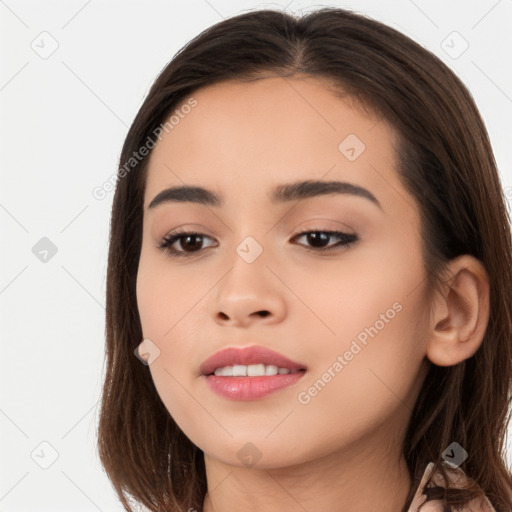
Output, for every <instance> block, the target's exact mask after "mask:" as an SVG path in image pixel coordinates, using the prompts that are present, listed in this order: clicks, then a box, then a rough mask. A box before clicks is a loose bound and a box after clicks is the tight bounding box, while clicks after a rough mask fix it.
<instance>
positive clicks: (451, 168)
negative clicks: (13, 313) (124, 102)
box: [98, 8, 512, 512]
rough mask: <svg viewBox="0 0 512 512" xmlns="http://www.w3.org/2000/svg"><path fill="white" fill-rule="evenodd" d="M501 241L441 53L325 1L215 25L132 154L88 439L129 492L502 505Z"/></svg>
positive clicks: (142, 116)
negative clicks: (294, 12)
mask: <svg viewBox="0 0 512 512" xmlns="http://www.w3.org/2000/svg"><path fill="white" fill-rule="evenodd" d="M511 254H512V248H511V236H510V218H509V217H508V214H507V210H506V207H505V200H504V196H503V192H502V189H501V184H500V181H499V177H498V173H497V169H496V165H495V162H494V158H493V153H492V148H491V146H490V143H489V140H488V136H487V132H486V130H485V127H484V125H483V122H482V120H481V117H480V115H479V113H478V110H477V108H476V106H475V105H474V102H473V100H472V98H471V96H470V94H469V93H468V91H467V89H466V88H465V87H464V85H463V84H462V83H461V82H460V80H459V79H458V78H457V77H456V76H455V75H454V73H453V72H451V71H450V70H449V69H448V68H447V67H446V66H445V65H444V64H443V63H442V62H441V61H439V60H438V59H437V58H436V57H435V56H434V55H432V54H431V53H430V52H428V51H426V50H425V49H423V48H422V47H420V46H419V45H418V44H416V43H415V42H413V41H411V40H410V39H409V38H407V37H406V36H404V35H402V34H400V33H399V32H397V31H395V30H393V29H391V28H389V27H387V26H385V25H383V24H381V23H379V22H376V21H374V20H371V19H368V18H365V17H363V16H360V15H356V14H354V13H351V12H348V11H345V10H342V9H334V8H324V9H320V10H318V11H315V12H312V13H310V14H307V15H305V16H303V17H301V18H295V17H292V16H289V15H287V14H285V13H282V12H277V11H270V10H262V11H256V12H252V13H248V14H243V15H240V16H236V17H233V18H231V19H228V20H225V21H223V22H221V23H218V24H217V25H215V26H213V27H211V28H209V29H208V30H206V31H204V32H203V33H202V34H200V35H199V36H197V37H196V38H195V39H193V40H192V41H191V42H190V43H188V44H187V45H186V46H185V47H184V48H183V49H182V50H181V51H180V52H178V54H177V55H176V56H175V57H174V58H173V60H172V61H171V62H170V63H169V64H168V66H167V67H166V68H165V69H164V70H163V71H162V73H161V74H160V76H159V77H158V78H157V80H156V82H155V83H154V85H153V87H152V88H151V90H150V92H149V94H148V97H147V98H146V100H145V102H144V104H143V105H142V107H141V109H140V111H139V113H138V114H137V116H136V118H135V120H134V122H133V124H132V126H131V128H130V130H129V133H128V135H127V137H126V140H125V143H124V146H123V151H122V155H121V160H120V166H119V172H118V183H117V188H116V193H115V197H114V205H113V211H112V222H111V239H110V252H109V261H108V272H107V361H106V375H105V385H104V392H103V403H102V411H101V417H100V424H99V432H98V434H99V440H98V443H99V453H100V457H101V460H102V463H103V465H104V467H105V469H106V471H107V473H108V475H109V477H110V478H111V480H112V482H113V484H114V486H115V488H116V491H117V493H118V494H119V497H120V499H121V502H122V503H123V505H124V507H125V508H126V510H131V508H130V505H129V503H128V501H129V500H130V499H131V498H133V499H134V500H135V501H136V502H138V503H142V504H143V505H145V506H146V507H148V508H149V509H150V510H155V511H163V510H166V511H170V510H173V511H174V510H176V511H178V510H203V511H205V512H211V511H217V512H219V511H224V510H227V509H228V508H229V509H230V510H265V511H271V510H310V511H311V510H320V509H322V510H323V509H330V510H358V511H366V510H375V506H376V504H378V508H379V511H381V512H388V511H389V512H392V511H396V510H401V511H403V512H407V511H409V512H417V511H421V512H429V511H434V510H450V509H451V507H452V508H454V507H459V509H461V510H462V509H463V510H482V511H496V512H500V511H505V510H512V478H511V475H510V472H509V470H508V468H507V466H506V463H505V460H504V454H503V443H504V434H505V432H506V428H507V422H508V419H509V416H508V414H509V400H510V385H511V381H512V357H511V356H512V354H511V340H512V321H511V317H512V298H511V292H510V290H511V288H510V284H511V282H512V261H511ZM134 354H135V355H136V356H137V357H134ZM143 363H144V364H143ZM461 507H463V508H461ZM464 507H465V508H464Z"/></svg>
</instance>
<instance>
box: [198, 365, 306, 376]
mask: <svg viewBox="0 0 512 512" xmlns="http://www.w3.org/2000/svg"><path fill="white" fill-rule="evenodd" d="M305 371H306V369H305V368H299V369H297V370H291V369H290V368H286V367H278V366H275V365H273V364H264V363H259V364H250V365H244V364H235V365H233V366H222V367H219V368H215V371H213V372H212V373H209V374H208V375H217V376H220V377H269V376H273V375H288V374H289V373H298V372H305Z"/></svg>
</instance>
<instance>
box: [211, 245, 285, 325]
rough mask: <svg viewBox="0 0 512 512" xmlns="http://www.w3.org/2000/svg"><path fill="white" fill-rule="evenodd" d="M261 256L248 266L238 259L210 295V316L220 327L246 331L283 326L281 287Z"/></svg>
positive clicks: (283, 302) (283, 299)
mask: <svg viewBox="0 0 512 512" xmlns="http://www.w3.org/2000/svg"><path fill="white" fill-rule="evenodd" d="M275 274H276V271H275V270H274V269H272V270H270V269H269V268H268V267H267V265H266V262H265V258H264V257H263V255H261V256H260V257H259V258H258V259H256V261H254V262H252V263H247V262H246V261H244V260H243V259H242V258H241V257H239V256H238V255H236V256H235V258H234V260H233V266H232V268H231V270H230V271H229V272H228V273H227V274H226V275H225V276H224V278H223V279H221V281H220V282H219V283H218V285H217V287H216V289H215V292H214V293H213V294H212V314H213V316H214V320H215V322H216V323H218V324H219V325H224V326H226V325H231V326H238V327H249V326H250V325H251V324H254V323H264V324H265V325H267V324H268V325H270V324H275V323H279V322H282V321H283V319H284V317H285V314H286V300H285V295H284V293H285V291H284V289H283V288H284V285H283V283H282V282H281V281H280V280H279V279H278V278H277V277H276V275H275Z"/></svg>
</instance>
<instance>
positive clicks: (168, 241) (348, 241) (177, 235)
mask: <svg viewBox="0 0 512 512" xmlns="http://www.w3.org/2000/svg"><path fill="white" fill-rule="evenodd" d="M312 233H323V234H326V235H328V236H331V237H334V236H335V237H338V238H340V239H341V240H345V241H344V242H341V243H339V244H338V245H334V246H330V247H313V248H312V249H310V250H308V251H307V252H319V253H326V252H330V251H334V250H335V249H336V248H337V247H338V248H340V247H344V248H348V247H350V246H351V245H352V244H353V243H354V242H357V241H358V237H357V236H356V235H352V234H348V233H343V232H341V231H326V230H321V229H317V230H310V231H302V232H300V233H297V234H296V235H293V237H292V240H293V239H295V238H300V237H301V236H304V235H309V234H312ZM192 235H196V236H200V237H207V238H210V237H208V236H207V235H205V234H204V233H200V232H198V231H174V232H172V233H169V234H168V235H166V236H165V237H164V238H163V239H162V240H161V242H160V243H159V244H158V247H159V248H160V249H162V250H163V251H165V252H166V253H167V254H168V255H169V256H171V257H173V258H174V257H178V258H183V257H184V258H187V257H191V256H193V255H195V254H198V253H199V252H200V251H201V249H199V250H198V251H192V252H187V251H176V250H175V249H171V246H172V245H173V244H174V243H175V242H177V241H178V240H180V239H182V238H186V237H187V236H192ZM299 245H300V244H299Z"/></svg>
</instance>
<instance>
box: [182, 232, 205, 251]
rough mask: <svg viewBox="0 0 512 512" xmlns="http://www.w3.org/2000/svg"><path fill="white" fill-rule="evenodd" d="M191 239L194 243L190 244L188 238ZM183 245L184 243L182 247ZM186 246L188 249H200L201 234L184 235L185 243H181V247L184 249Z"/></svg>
mask: <svg viewBox="0 0 512 512" xmlns="http://www.w3.org/2000/svg"><path fill="white" fill-rule="evenodd" d="M190 239H192V240H194V241H195V242H196V243H195V244H194V243H192V244H189V240H190ZM183 245H185V247H183ZM187 246H188V248H189V249H190V248H191V249H200V248H201V236H200V235H188V236H186V237H185V244H183V243H182V248H183V249H186V248H187Z"/></svg>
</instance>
